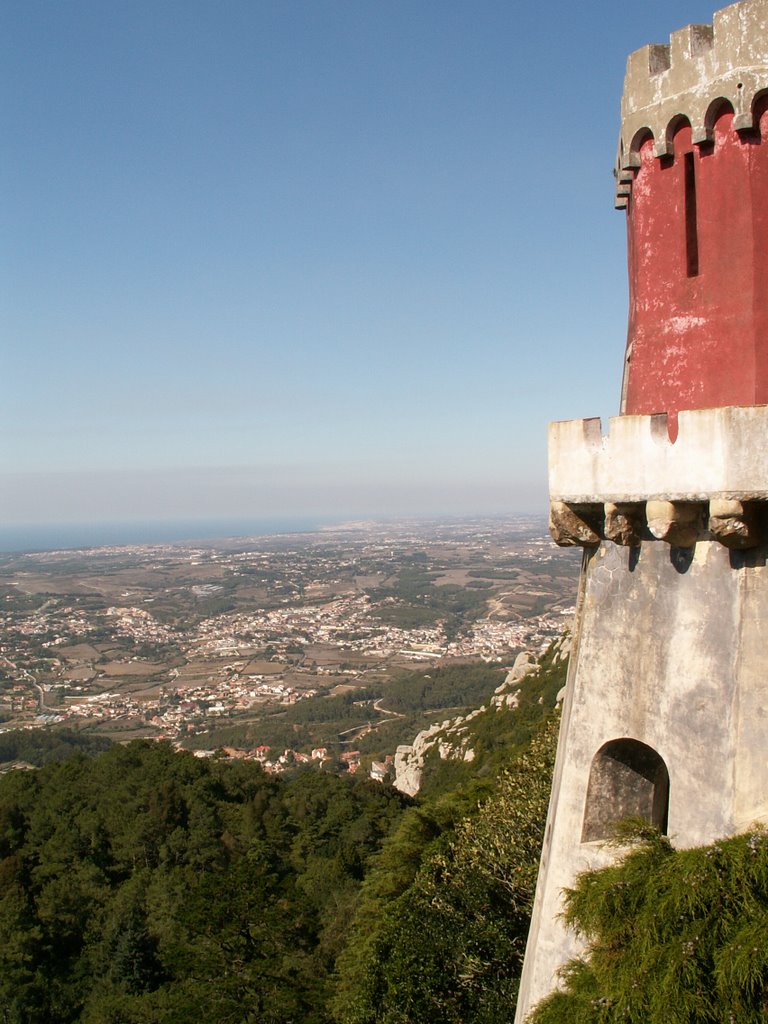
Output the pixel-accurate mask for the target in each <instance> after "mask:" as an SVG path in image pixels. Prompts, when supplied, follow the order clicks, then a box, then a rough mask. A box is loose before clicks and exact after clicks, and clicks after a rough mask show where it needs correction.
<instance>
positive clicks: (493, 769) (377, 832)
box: [0, 662, 565, 1024]
mask: <svg viewBox="0 0 768 1024" xmlns="http://www.w3.org/2000/svg"><path fill="white" fill-rule="evenodd" d="M564 671H565V664H564V662H562V663H560V664H558V665H556V666H555V665H549V664H547V665H546V666H545V667H544V668H543V669H542V671H540V672H539V673H538V674H537V673H534V674H533V675H532V676H531V679H530V680H529V687H530V694H529V695H528V699H527V702H526V700H523V702H522V704H523V706H522V707H521V709H519V712H518V713H515V712H513V711H512V710H511V709H507V708H504V709H503V710H500V711H495V710H494V711H493V715H492V718H491V719H490V721H489V722H487V723H485V724H484V725H483V726H482V729H481V731H484V733H486V734H487V735H486V739H485V742H484V745H483V744H481V745H480V748H479V753H478V758H477V763H476V764H475V765H474V766H473V767H472V770H471V771H469V770H468V769H464V770H463V771H462V772H461V773H460V774H459V775H454V774H452V772H451V770H450V765H446V764H443V763H442V762H440V761H439V760H438V761H437V762H436V763H435V764H433V765H431V766H430V768H429V772H428V776H429V780H430V784H431V795H430V796H428V797H426V798H421V799H419V800H412V799H410V798H407V797H405V796H403V795H401V794H400V793H398V792H397V791H396V790H394V789H393V788H391V787H390V786H388V785H381V784H379V783H376V782H373V781H371V780H368V779H361V778H350V777H340V776H338V775H335V774H332V773H330V772H329V773H324V772H318V771H297V772H296V773H295V774H294V775H293V776H292V777H275V776H270V775H268V774H266V773H265V772H263V771H262V770H261V768H260V767H259V766H258V765H257V764H252V763H244V762H233V761H230V760H225V759H223V758H211V759H202V758H197V757H194V756H193V754H191V753H188V752H185V751H182V752H178V751H175V750H174V749H173V748H172V747H170V746H169V745H167V744H164V743H159V744H158V743H149V742H133V743H131V744H129V745H127V746H113V747H111V748H110V749H108V750H106V751H99V750H98V744H91V743H90V742H87V744H86V746H87V752H82V751H78V750H75V752H72V749H73V747H76V746H77V739H78V737H77V735H76V734H74V735H73V734H66V733H64V734H57V733H56V732H39V733H36V734H31V733H25V734H8V735H7V736H6V737H4V744H5V746H4V749H5V752H6V754H7V755H8V756H9V759H11V758H15V759H23V760H24V761H26V762H28V763H37V764H41V765H43V767H41V768H39V769H37V770H28V771H14V772H8V773H6V774H5V775H4V776H2V777H0V876H1V877H2V884H0V1020H2V1021H3V1022H4V1024H38V1022H39V1024H42V1022H46V1024H69V1022H82V1024H132V1022H135V1024H150V1022H152V1024H155V1022H158V1024H161V1022H162V1024H166V1022H167V1024H172V1022H173V1024H176V1022H178V1024H182V1022H188V1021H191V1020H204V1021H206V1022H219V1021H221V1022H225V1021H226V1022H235V1021H237V1022H240V1021H242V1022H254V1024H255V1022H259V1024H261V1022H264V1024H289V1022H293V1024H298V1022H301V1024H332V1022H338V1024H353V1022H359V1024H363V1022H364V1021H370V1022H378V1021H381V1022H382V1024H383V1022H390V1021H392V1022H394V1021H406V1020H407V1021H413V1022H417V1021H424V1022H426V1021H430V1024H431V1022H433V1021H435V1020H445V1021H462V1022H466V1024H472V1022H473V1021H476V1022H481V1021H483V1022H490V1021H499V1022H502V1021H505V1020H508V1019H509V1020H511V1014H512V1012H513V1009H512V1007H513V1004H514V991H515V986H516V978H517V974H518V971H519V963H520V958H521V956H522V951H523V945H524V936H525V932H526V929H527V921H528V915H529V912H530V902H531V899H532V892H533V883H534V880H535V872H536V864H537V861H538V850H539V846H540V842H541V832H542V829H543V823H544V815H545V812H546V803H547V795H548V790H549V775H550V771H551V762H552V756H553V750H554V739H555V735H556V722H555V720H554V718H553V715H554V714H555V713H554V710H553V706H554V697H553V694H554V692H556V690H557V689H558V688H559V686H560V685H562V677H563V675H564ZM431 675H432V676H433V680H429V679H425V678H424V673H422V674H421V683H422V684H423V686H421V687H416V688H415V689H414V692H413V694H412V697H411V700H412V702H413V704H414V705H415V706H423V704H424V703H425V702H426V703H431V702H433V701H434V702H437V703H440V702H442V700H443V699H444V696H442V694H443V692H444V691H446V690H447V689H449V690H451V691H456V690H457V688H458V690H460V691H461V692H462V693H466V694H467V695H469V694H474V693H480V692H487V691H488V685H489V683H492V684H495V683H496V682H497V680H498V676H497V673H495V672H493V673H492V674H491V675H490V676H487V674H486V673H479V674H477V675H476V674H474V673H473V670H472V669H467V670H466V679H463V680H462V679H460V678H458V677H455V678H454V676H453V675H452V673H450V672H449V673H447V674H445V673H440V672H434V673H431ZM443 676H445V678H443ZM431 682H433V683H434V686H433V687H432V686H430V683H431ZM430 690H431V693H432V694H433V695H431V694H430ZM545 693H546V695H547V700H546V701H545V700H544V698H543V695H544V694H545ZM404 697H405V695H403V699H404ZM399 699H400V698H399ZM479 721H480V720H479V719H478V722H479ZM478 729H480V726H478ZM491 734H496V735H497V740H495V741H494V740H492V739H491ZM501 736H504V737H505V739H504V741H503V742H501V740H500V737H501ZM81 739H83V740H86V737H81ZM478 739H479V734H478ZM499 743H501V745H499ZM56 758H63V760H55V759H56ZM48 762H50V763H48ZM431 915H437V916H432V917H431ZM425 936H429V937H430V941H429V943H428V944H427V945H425ZM425 958H426V959H425ZM422 961H424V962H423V964H421V962H422ZM417 962H418V963H419V964H421V966H420V967H419V969H418V970H415V969H414V965H415V964H416V963H417ZM427 962H428V963H429V969H428V970H427V969H426V963H427ZM449 964H450V965H451V972H453V973H446V967H447V965H449ZM438 982H439V985H438ZM404 1014H405V1015H404Z"/></svg>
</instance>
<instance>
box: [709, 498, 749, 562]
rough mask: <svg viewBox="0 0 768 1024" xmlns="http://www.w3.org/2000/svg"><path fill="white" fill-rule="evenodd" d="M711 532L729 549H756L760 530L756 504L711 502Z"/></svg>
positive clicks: (724, 501)
mask: <svg viewBox="0 0 768 1024" xmlns="http://www.w3.org/2000/svg"><path fill="white" fill-rule="evenodd" d="M709 532H710V533H711V534H712V536H713V537H714V538H715V539H716V540H719V541H720V543H721V544H725V546H726V547H727V548H736V549H741V550H743V549H745V548H753V547H756V546H757V545H758V544H759V542H760V528H759V523H758V517H757V509H756V507H755V504H754V502H743V501H726V500H713V501H710V503H709Z"/></svg>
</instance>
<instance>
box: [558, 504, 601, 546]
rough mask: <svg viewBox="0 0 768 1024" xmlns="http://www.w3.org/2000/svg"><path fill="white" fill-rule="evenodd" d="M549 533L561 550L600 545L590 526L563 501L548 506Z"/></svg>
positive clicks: (598, 538)
mask: <svg viewBox="0 0 768 1024" xmlns="http://www.w3.org/2000/svg"><path fill="white" fill-rule="evenodd" d="M549 532H550V533H551V534H552V539H553V540H554V542H555V544H557V545H559V546H560V547H561V548H562V547H575V546H576V545H578V546H581V547H583V546H584V545H592V544H599V543H600V537H599V535H598V534H597V533H596V532H595V530H594V529H593V528H592V526H591V525H590V524H589V523H588V522H587V521H586V519H584V518H583V517H582V516H581V515H580V514H579V513H578V512H576V511H574V509H573V508H572V507H571V506H570V505H566V503H565V502H564V501H553V502H552V503H551V504H550V506H549Z"/></svg>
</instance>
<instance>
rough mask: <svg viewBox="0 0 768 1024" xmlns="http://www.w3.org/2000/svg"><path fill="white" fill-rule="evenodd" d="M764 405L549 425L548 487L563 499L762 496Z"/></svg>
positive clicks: (767, 474) (767, 483)
mask: <svg viewBox="0 0 768 1024" xmlns="http://www.w3.org/2000/svg"><path fill="white" fill-rule="evenodd" d="M766 437H768V406H766V405H758V406H730V407H726V408H720V409H687V410H683V411H681V412H680V413H679V416H678V436H677V439H676V440H675V441H674V442H673V441H671V440H670V437H669V421H668V417H667V415H666V414H665V413H660V414H658V415H653V416H626V415H625V416H614V417H611V419H610V427H609V431H608V434H606V435H602V433H601V421H600V419H599V418H591V419H586V420H564V421H561V422H558V423H551V424H550V426H549V490H550V496H551V498H552V500H553V501H562V502H567V503H568V504H584V503H590V502H599V503H604V502H606V501H609V502H618V503H621V502H635V501H650V500H667V501H709V500H710V499H711V498H722V499H729V500H730V499H737V500H744V501H754V500H766V499H768V447H767V446H766V444H765V438H766Z"/></svg>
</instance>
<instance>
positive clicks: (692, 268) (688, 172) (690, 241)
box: [685, 153, 699, 277]
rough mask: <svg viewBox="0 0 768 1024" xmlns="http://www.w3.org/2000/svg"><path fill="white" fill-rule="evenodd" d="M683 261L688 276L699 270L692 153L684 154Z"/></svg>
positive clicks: (694, 171) (694, 175) (694, 173)
mask: <svg viewBox="0 0 768 1024" xmlns="http://www.w3.org/2000/svg"><path fill="white" fill-rule="evenodd" d="M685 263H686V273H687V275H688V277H696V275H697V274H698V272H699V233H698V230H697V227H696V169H695V165H694V156H693V153H686V154H685Z"/></svg>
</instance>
